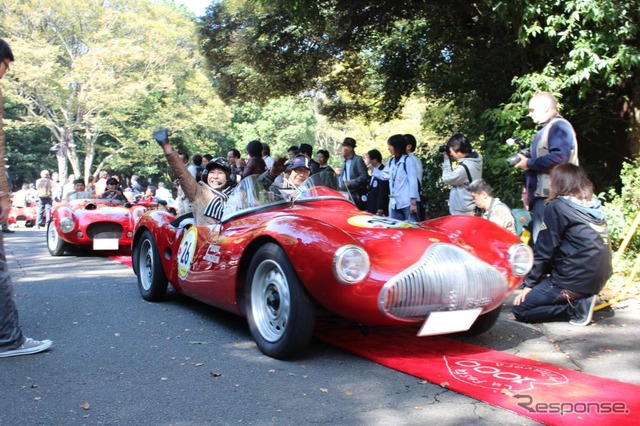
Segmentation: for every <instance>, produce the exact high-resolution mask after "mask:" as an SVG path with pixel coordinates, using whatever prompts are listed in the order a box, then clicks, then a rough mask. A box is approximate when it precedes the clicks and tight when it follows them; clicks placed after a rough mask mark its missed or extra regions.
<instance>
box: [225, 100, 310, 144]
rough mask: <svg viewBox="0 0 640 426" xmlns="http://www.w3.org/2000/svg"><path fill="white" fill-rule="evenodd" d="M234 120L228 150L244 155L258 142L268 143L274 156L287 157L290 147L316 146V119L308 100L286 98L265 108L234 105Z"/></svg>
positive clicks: (268, 104) (271, 102)
mask: <svg viewBox="0 0 640 426" xmlns="http://www.w3.org/2000/svg"><path fill="white" fill-rule="evenodd" d="M231 110H232V112H233V119H232V125H231V130H230V132H229V134H228V137H227V139H228V140H227V142H226V145H227V147H226V148H227V149H229V148H234V147H235V148H237V149H238V150H239V151H240V152H241V153H242V154H244V153H245V152H246V146H247V144H248V143H249V142H250V141H252V140H254V139H257V140H260V141H261V142H263V143H267V144H268V145H269V147H270V148H271V155H272V156H277V155H285V154H286V152H287V148H289V147H290V146H292V145H295V146H298V145H300V144H301V143H308V144H310V145H312V146H315V145H316V139H315V132H316V118H315V116H314V114H313V111H312V109H311V107H310V104H309V99H307V98H296V97H283V98H278V99H274V100H272V101H270V102H268V103H267V104H266V105H264V106H259V105H257V104H253V103H245V104H234V105H232V108H231Z"/></svg>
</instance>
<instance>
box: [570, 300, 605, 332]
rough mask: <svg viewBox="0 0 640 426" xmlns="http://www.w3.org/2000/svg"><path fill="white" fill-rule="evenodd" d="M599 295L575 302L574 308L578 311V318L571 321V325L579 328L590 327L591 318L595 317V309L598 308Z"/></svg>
mask: <svg viewBox="0 0 640 426" xmlns="http://www.w3.org/2000/svg"><path fill="white" fill-rule="evenodd" d="M596 300H598V296H597V295H595V294H594V295H593V296H589V297H583V298H581V299H576V300H574V301H573V304H574V308H575V310H576V317H575V318H573V319H571V320H569V324H571V325H575V326H578V327H584V326H585V325H589V323H590V322H591V318H592V317H593V308H595V307H596Z"/></svg>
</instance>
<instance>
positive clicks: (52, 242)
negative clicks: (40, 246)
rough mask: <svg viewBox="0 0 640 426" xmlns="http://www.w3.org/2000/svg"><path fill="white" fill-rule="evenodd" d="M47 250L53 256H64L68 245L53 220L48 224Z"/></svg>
mask: <svg viewBox="0 0 640 426" xmlns="http://www.w3.org/2000/svg"><path fill="white" fill-rule="evenodd" d="M47 248H48V249H49V254H50V255H51V256H62V255H63V254H64V252H65V250H66V249H67V243H65V242H64V241H62V238H60V234H58V230H57V229H56V225H55V224H54V223H53V221H52V220H50V221H49V222H48V223H47Z"/></svg>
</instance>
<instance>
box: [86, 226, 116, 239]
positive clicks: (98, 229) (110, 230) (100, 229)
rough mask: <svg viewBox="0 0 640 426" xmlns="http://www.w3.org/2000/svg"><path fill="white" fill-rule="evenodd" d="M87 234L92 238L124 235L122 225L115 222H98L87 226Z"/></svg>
mask: <svg viewBox="0 0 640 426" xmlns="http://www.w3.org/2000/svg"><path fill="white" fill-rule="evenodd" d="M87 235H88V236H89V238H91V239H92V240H95V239H96V238H117V239H120V238H121V237H122V225H120V224H119V223H115V222H96V223H92V224H91V225H89V226H88V227H87Z"/></svg>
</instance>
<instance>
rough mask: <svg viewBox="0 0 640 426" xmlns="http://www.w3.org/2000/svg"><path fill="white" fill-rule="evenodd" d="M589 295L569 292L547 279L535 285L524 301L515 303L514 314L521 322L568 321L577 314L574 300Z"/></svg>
mask: <svg viewBox="0 0 640 426" xmlns="http://www.w3.org/2000/svg"><path fill="white" fill-rule="evenodd" d="M587 296H589V295H582V294H578V295H576V294H575V293H573V294H572V293H571V292H567V290H563V289H561V288H560V287H556V286H554V285H552V284H551V283H550V282H549V280H548V279H546V280H543V281H541V282H540V283H539V284H537V285H536V286H535V287H533V289H532V290H531V291H530V292H529V293H528V294H527V296H526V297H525V299H524V302H522V303H521V304H520V305H518V306H515V305H514V307H513V315H514V316H515V317H516V320H518V321H521V322H545V321H568V320H569V319H571V318H574V317H576V316H577V313H576V310H575V309H574V307H573V301H574V300H576V299H578V298H581V297H587Z"/></svg>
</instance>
